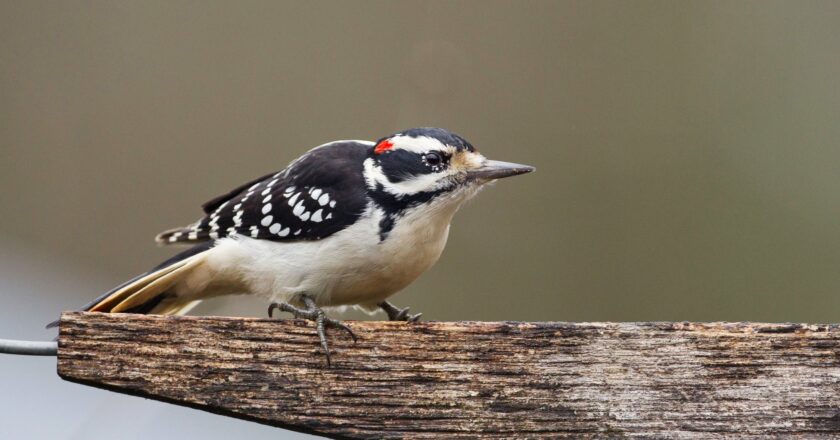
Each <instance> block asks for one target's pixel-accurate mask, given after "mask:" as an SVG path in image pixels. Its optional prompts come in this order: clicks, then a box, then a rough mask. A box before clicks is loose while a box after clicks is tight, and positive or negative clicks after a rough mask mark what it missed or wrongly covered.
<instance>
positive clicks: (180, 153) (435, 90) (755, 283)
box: [0, 0, 840, 439]
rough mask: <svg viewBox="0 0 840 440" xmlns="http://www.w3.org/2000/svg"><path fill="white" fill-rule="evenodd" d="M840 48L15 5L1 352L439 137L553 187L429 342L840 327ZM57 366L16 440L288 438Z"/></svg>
mask: <svg viewBox="0 0 840 440" xmlns="http://www.w3.org/2000/svg"><path fill="white" fill-rule="evenodd" d="M837 23H840V3H838V2H818V1H814V2H806V3H801V2H781V1H760V2H759V1H739V2H711V1H709V2H672V1H596V2H592V1H562V2H561V1H552V2H540V1H529V2H527V3H526V2H508V1H495V2H491V1H487V0H480V1H479V0H477V1H459V2H437V1H423V2H409V1H401V2H392V1H365V2H352V3H351V2H338V1H337V2H292V3H289V2H283V3H280V2H184V1H181V2H170V1H166V2H151V1H149V2H134V3H129V2H39V1H3V2H0V219H2V221H0V298H2V299H3V307H2V309H0V337H5V338H27V339H48V338H51V337H52V336H53V335H54V333H53V332H50V331H47V330H44V329H43V324H45V323H46V322H48V321H51V320H53V319H55V318H56V317H57V316H58V314H59V312H61V311H62V310H71V309H74V308H76V307H78V306H80V305H81V304H84V303H85V302H87V301H88V300H89V299H91V298H92V297H94V296H96V295H98V294H99V293H100V292H102V291H104V290H107V289H108V288H110V287H112V286H113V285H116V284H118V283H120V282H121V281H123V280H125V279H128V278H130V277H132V276H133V275H135V274H137V273H139V272H142V271H144V270H146V269H147V268H149V267H151V266H153V265H154V264H156V263H158V262H159V261H161V260H163V259H165V258H167V257H168V256H170V255H171V254H173V253H174V250H173V249H168V248H158V247H156V246H155V244H154V242H153V240H152V239H153V237H154V235H155V234H156V233H158V232H160V231H162V230H164V229H167V228H170V227H173V226H180V225H183V224H187V223H190V222H192V221H194V220H196V219H197V218H198V217H199V216H200V209H199V205H200V204H201V203H202V202H204V201H206V200H208V199H210V198H211V197H213V196H216V195H217V194H220V193H222V192H226V191H227V190H229V189H231V188H233V187H235V186H237V185H238V184H240V183H242V182H244V181H247V180H249V179H251V178H253V177H256V176H259V175H262V174H265V173H268V172H270V171H274V170H278V169H281V168H283V167H284V166H285V164H286V163H288V162H289V161H290V160H292V159H294V158H295V157H297V156H298V155H299V154H301V153H302V152H304V151H306V150H307V149H309V148H311V147H314V146H316V145H319V144H321V143H324V142H327V141H331V140H335V139H376V138H379V137H381V136H384V135H386V134H389V133H391V132H394V131H397V130H401V129H405V128H410V127H415V126H440V127H445V128H448V129H450V130H453V131H455V132H457V133H459V134H461V135H463V136H464V137H466V138H467V139H469V140H470V141H471V142H472V143H473V144H474V145H476V146H477V147H478V148H479V149H480V150H481V151H482V152H483V153H484V154H485V155H487V156H489V157H491V158H496V159H501V160H509V161H515V162H521V163H527V164H532V165H536V166H537V168H538V171H537V173H535V174H531V175H527V176H523V177H519V178H516V179H511V180H506V181H504V182H499V184H497V185H495V186H494V187H493V188H490V189H489V190H486V191H485V192H483V193H482V194H481V195H480V196H479V197H478V198H477V199H476V200H474V201H473V202H471V203H470V204H469V205H468V206H466V207H465V208H464V209H462V211H461V212H460V213H459V214H458V215H457V216H456V219H455V222H454V224H453V227H452V231H451V235H450V240H449V245H448V247H447V249H446V251H445V253H444V255H443V257H442V259H441V260H440V262H439V263H438V264H437V266H436V267H435V268H433V269H432V270H431V271H430V272H429V273H427V274H426V275H425V276H423V277H422V278H421V279H420V280H419V281H418V282H416V283H415V284H414V285H412V286H411V287H409V288H408V289H406V290H405V291H404V292H402V293H400V294H398V295H396V296H395V297H394V298H393V302H395V303H396V304H398V305H410V306H411V307H412V310H414V311H421V312H423V313H424V318H425V319H430V320H462V319H469V320H552V321H594V320H599V321H600V320H621V321H638V320H668V321H672V320H703V321H709V320H735V321H740V320H754V321H812V322H837V321H840V295H838V290H840V270H838V268H840V246H838V240H840V228H838V219H840V175H839V174H840V172H838V169H840V167H838V163H840V148H838V139H840V123H839V122H838V115H839V114H840V56H838V54H840V26H837ZM265 309H266V304H264V303H262V302H260V301H258V300H249V299H244V298H236V299H232V300H220V301H216V302H213V303H212V304H206V305H203V306H202V307H201V308H199V309H197V310H196V313H200V314H226V315H228V314H229V315H243V316H263V315H264V313H265ZM345 317H346V318H350V319H356V318H364V319H369V318H366V317H364V316H363V315H358V314H354V313H350V314H348V315H345ZM376 319H382V316H381V315H380V316H378V317H376ZM54 368H55V364H54V359H51V358H43V359H41V358H39V359H27V358H20V357H2V358H0V372H2V374H0V396H2V397H0V437H2V438H73V439H76V438H78V439H82V438H84V439H93V438H97V439H98V438H102V439H106V438H113V435H114V432H119V437H120V438H129V439H130V438H138V439H139V438H146V437H148V436H151V435H158V436H161V435H162V436H171V437H175V436H176V435H180V434H184V435H194V434H196V433H200V434H201V435H202V436H203V437H204V438H219V439H222V438H229V437H231V436H232V435H240V436H242V435H245V436H247V437H249V438H278V434H279V432H278V431H277V430H275V429H272V428H268V427H263V426H259V425H256V424H252V423H248V422H240V421H235V420H232V419H225V418H221V417H215V416H211V415H207V414H203V413H200V412H198V411H194V410H188V409H182V408H176V407H174V406H171V405H165V404H160V403H155V402H149V401H144V400H141V399H137V398H131V397H123V396H118V395H115V394H111V393H106V392H104V391H98V390H93V389H89V388H85V387H82V386H79V385H73V384H68V383H64V382H61V381H60V380H59V379H58V378H57V377H56V376H55V372H54ZM127 419H131V423H129V424H128V426H126V420H127ZM4 431H5V432H4ZM4 434H5V435H4ZM288 435H289V437H290V438H292V437H295V438H299V437H303V436H300V435H298V434H291V433H290V434H288Z"/></svg>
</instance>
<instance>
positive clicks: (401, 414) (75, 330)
mask: <svg viewBox="0 0 840 440" xmlns="http://www.w3.org/2000/svg"><path fill="white" fill-rule="evenodd" d="M350 325H351V326H352V327H353V328H354V329H355V330H356V333H357V334H358V335H359V338H360V339H359V342H358V343H356V344H353V343H352V342H351V340H350V339H349V338H348V337H347V336H346V335H344V334H341V333H339V332H335V331H333V332H332V333H331V334H330V336H329V338H330V342H331V344H332V347H333V350H334V356H333V367H332V368H330V369H327V368H325V365H324V358H323V356H322V355H321V353H320V351H319V349H318V344H317V338H316V336H315V331H314V328H313V326H312V325H311V324H309V323H306V322H303V321H295V320H285V321H272V320H268V319H241V318H219V317H160V316H141V315H112V314H99V313H66V314H64V315H63V316H62V319H61V326H60V328H61V332H60V339H59V354H58V373H59V375H60V376H61V377H63V378H64V379H67V380H70V381H74V382H79V383H84V384H87V385H92V386H96V387H101V388H105V389H109V390H113V391H117V392H121V393H128V394H133V395H138V396H143V397H148V398H152V399H157V400H163V401H166V402H171V403H175V404H179V405H186V406H190V407H193V408H198V409H202V410H206V411H211V412H214V413H218V414H224V415H229V416H233V417H239V418H244V419H248V420H253V421H257V422H260V423H265V424H269V425H274V426H279V427H283V428H287V429H293V430H297V431H303V432H309V433H316V434H321V435H324V436H328V437H336V438H441V437H446V438H563V437H569V438H581V437H588V438H592V437H631V438H651V437H655V438H709V437H727V438H766V437H768V436H786V437H801V438H819V437H823V438H837V436H838V435H840V329H838V326H836V325H806V324H756V323H734V324H730V323H710V324H699V323H671V322H661V323H557V322H549V323H522V322H423V323H417V324H405V323H391V322H352V323H350ZM126 417H130V415H129V414H127V415H126Z"/></svg>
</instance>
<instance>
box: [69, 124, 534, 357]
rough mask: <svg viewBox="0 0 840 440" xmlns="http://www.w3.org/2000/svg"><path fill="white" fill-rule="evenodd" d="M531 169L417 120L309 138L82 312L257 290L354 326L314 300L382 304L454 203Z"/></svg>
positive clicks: (208, 209)
mask: <svg viewBox="0 0 840 440" xmlns="http://www.w3.org/2000/svg"><path fill="white" fill-rule="evenodd" d="M533 170H534V168H532V167H530V166H526V165H518V164H513V163H507V162H498V161H492V160H488V159H486V158H485V157H484V156H482V155H481V154H479V153H478V152H477V151H476V149H475V148H473V146H472V145H470V143H469V142H467V141H466V140H464V139H463V138H462V137H460V136H458V135H456V134H453V133H451V132H449V131H447V130H444V129H440V128H415V129H411V130H406V131H402V132H398V133H395V134H392V135H390V136H387V137H385V138H382V139H380V140H379V141H377V142H369V141H350V140H348V141H336V142H330V143H328V144H324V145H321V146H319V147H316V148H314V149H312V150H310V151H309V152H307V153H305V154H304V155H303V156H301V157H300V158H298V159H297V160H295V161H293V162H292V163H291V164H289V166H287V167H286V168H285V169H283V170H282V171H279V172H276V173H271V174H268V175H265V176H262V177H259V178H257V179H255V180H252V181H250V182H248V183H245V184H243V185H241V186H239V187H237V188H235V189H233V190H231V191H230V192H228V193H226V194H224V195H221V196H219V197H216V198H214V199H212V200H210V201H209V202H207V203H205V204H204V205H203V209H204V213H205V216H204V217H203V218H202V219H201V220H199V221H198V222H196V223H194V224H192V225H189V226H185V227H182V228H175V229H171V230H168V231H165V232H163V233H161V234H160V235H158V236H157V238H156V240H157V242H158V243H160V244H164V245H169V244H173V245H178V244H182V245H193V247H192V248H190V249H188V250H186V251H184V252H182V253H180V254H178V255H176V256H175V257H173V258H171V259H169V260H167V261H165V262H164V263H162V264H160V265H159V266H157V267H155V268H154V269H152V270H151V271H149V272H147V273H144V274H142V275H140V276H137V277H135V278H134V279H132V280H129V281H128V282H126V283H124V284H122V285H120V286H117V287H116V288H114V289H113V290H111V291H109V292H107V293H105V294H104V295H102V296H101V297H99V298H97V299H96V300H94V301H92V302H91V303H89V304H88V305H86V306H85V307H84V308H83V309H84V310H89V311H95V312H110V313H154V314H165V315H175V314H184V313H186V312H188V311H189V310H190V309H191V308H193V307H194V306H195V305H196V304H197V303H198V302H200V301H201V300H203V299H206V298H209V297H214V296H219V295H228V294H252V295H259V296H261V297H263V298H265V299H266V300H268V301H269V302H270V303H271V306H270V307H269V315H271V312H272V311H273V310H274V309H279V310H282V311H286V312H290V313H292V314H294V315H295V316H296V317H299V318H307V319H310V320H313V321H315V322H316V327H317V331H318V335H319V337H320V339H321V346H322V348H323V350H324V352H325V354H326V356H327V363H329V349H328V346H327V342H326V338H325V327H328V326H330V327H338V328H342V329H345V330H347V331H348V332H349V333H350V334H351V335H352V336H353V337H354V339H355V335H353V333H352V331H350V329H349V328H348V327H347V326H346V325H344V324H343V323H341V322H340V321H337V320H334V319H331V318H329V317H327V316H326V315H325V314H324V312H323V311H322V309H321V308H322V307H333V306H347V305H353V306H359V307H361V308H363V309H365V310H368V311H375V310H377V309H380V308H381V309H383V310H384V311H385V312H386V313H387V314H388V316H389V318H390V319H392V320H416V319H417V318H418V317H419V315H409V314H408V309H407V308H406V309H398V308H396V307H395V306H393V305H391V304H390V303H388V302H387V301H386V299H387V298H388V297H390V296H391V295H393V294H394V293H396V292H398V291H400V290H401V289H403V288H405V287H406V286H408V285H409V284H410V283H411V282H412V281H414V280H415V279H417V277H418V276H420V274H422V273H423V272H425V271H426V270H427V269H429V268H430V267H432V265H433V264H434V263H435V262H436V261H437V260H438V258H439V257H440V255H441V252H442V251H443V248H444V245H445V244H446V239H447V236H448V234H449V223H450V221H451V220H452V216H453V215H454V214H455V212H456V211H457V210H458V208H459V207H460V206H461V205H462V204H463V203H464V202H465V201H467V200H468V199H470V198H471V197H473V196H474V195H475V194H476V193H478V192H479V190H480V189H481V188H482V187H483V186H484V185H485V184H486V183H488V182H491V181H494V180H496V179H500V178H503V177H508V176H515V175H518V174H523V173H528V172H530V171H533Z"/></svg>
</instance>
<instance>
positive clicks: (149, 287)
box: [47, 242, 213, 328]
mask: <svg viewBox="0 0 840 440" xmlns="http://www.w3.org/2000/svg"><path fill="white" fill-rule="evenodd" d="M212 246H213V244H212V243H209V242H208V243H202V244H199V245H198V246H194V247H192V248H190V249H187V250H185V251H184V252H181V253H179V254H178V255H175V256H174V257H172V258H170V259H168V260H166V261H164V262H163V263H161V264H159V265H158V266H156V267H155V268H154V269H152V270H151V271H149V272H146V273H144V274H142V275H138V276H136V277H134V278H132V279H130V280H128V281H126V282H125V283H123V284H121V285H119V286H117V287H115V288H114V289H111V290H110V291H108V292H105V293H104V294H102V295H101V296H100V297H98V298H96V299H94V300H93V301H91V302H89V303H88V304H86V305H84V306H83V307H82V308H81V310H83V311H93V312H112V313H143V314H146V313H153V314H162V315H182V314H185V313H187V312H189V311H190V310H191V309H192V308H193V307H195V306H196V305H197V304H198V303H199V302H200V301H199V300H196V301H191V300H184V299H183V298H178V297H175V296H174V295H172V292H170V291H169V289H171V288H172V286H173V285H174V284H175V283H176V282H177V281H178V280H179V279H181V278H182V277H183V276H186V275H188V274H189V273H190V271H192V270H193V269H195V268H196V267H199V266H200V264H201V262H202V261H203V260H204V257H205V255H204V252H205V251H207V250H208V249H210V248H211V247H212ZM58 322H59V321H57V320H56V321H53V322H51V323H49V324H48V325H47V328H52V327H56V326H57V325H58Z"/></svg>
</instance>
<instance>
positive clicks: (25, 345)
mask: <svg viewBox="0 0 840 440" xmlns="http://www.w3.org/2000/svg"><path fill="white" fill-rule="evenodd" d="M0 353H5V354H24V355H29V356H57V355H58V342H55V341H16V340H14V339H0Z"/></svg>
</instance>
